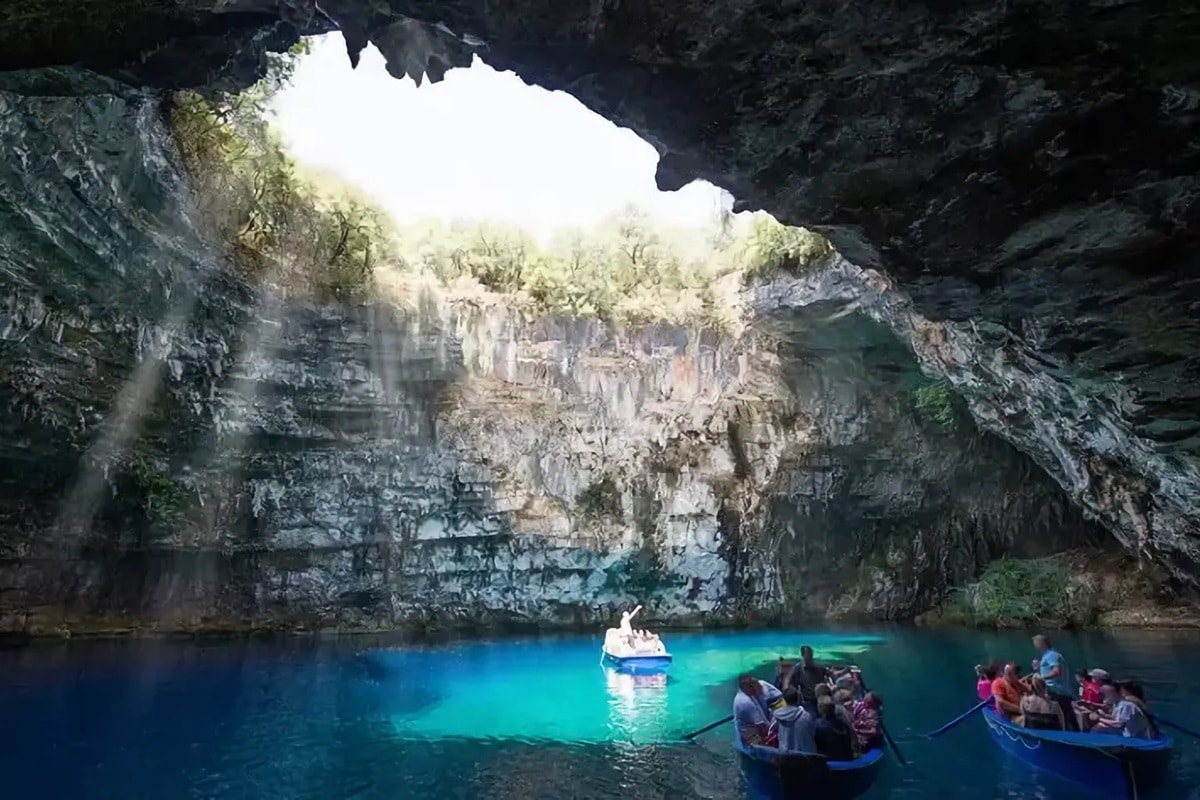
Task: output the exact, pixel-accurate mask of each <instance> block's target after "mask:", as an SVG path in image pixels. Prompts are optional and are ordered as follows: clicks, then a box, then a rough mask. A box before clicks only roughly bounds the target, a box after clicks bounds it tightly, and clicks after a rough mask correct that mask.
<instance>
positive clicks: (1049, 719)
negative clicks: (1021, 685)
mask: <svg viewBox="0 0 1200 800" xmlns="http://www.w3.org/2000/svg"><path fill="white" fill-rule="evenodd" d="M1019 707H1020V709H1021V714H1020V716H1019V717H1018V718H1017V724H1019V725H1024V726H1025V727H1026V728H1035V729H1038V730H1051V731H1061V730H1064V729H1065V728H1066V720H1065V719H1064V715H1063V710H1062V707H1061V706H1059V704H1058V703H1056V702H1054V701H1053V700H1051V699H1050V691H1049V690H1048V689H1047V688H1046V681H1045V680H1044V679H1043V678H1042V676H1041V675H1033V676H1031V677H1030V678H1029V691H1028V692H1026V693H1025V694H1023V695H1021V702H1020V704H1019Z"/></svg>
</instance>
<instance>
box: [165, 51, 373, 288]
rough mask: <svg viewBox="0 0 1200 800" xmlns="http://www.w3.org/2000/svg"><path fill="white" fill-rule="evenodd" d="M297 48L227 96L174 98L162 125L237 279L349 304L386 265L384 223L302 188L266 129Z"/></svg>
mask: <svg viewBox="0 0 1200 800" xmlns="http://www.w3.org/2000/svg"><path fill="white" fill-rule="evenodd" d="M306 49H307V45H306V44H305V43H303V42H302V43H301V44H300V45H298V46H297V47H296V48H294V49H293V50H292V51H291V52H289V53H286V54H282V55H278V56H273V57H272V59H271V61H270V68H269V70H268V73H267V76H266V77H265V78H264V79H263V80H262V81H260V82H259V83H258V84H256V85H255V86H253V87H251V89H249V90H247V91H246V92H243V93H242V94H240V95H237V96H235V97H229V98H221V99H217V100H210V99H207V98H204V97H202V96H201V95H199V94H196V93H193V92H181V93H179V94H178V95H176V97H175V99H174V105H173V107H172V110H171V115H170V124H171V129H172V132H173V134H174V138H175V142H176V144H177V146H178V149H179V154H180V157H181V159H182V162H183V165H184V167H185V169H186V170H187V172H188V175H189V177H190V178H191V184H192V188H193V194H194V197H195V200H196V205H197V207H198V211H199V214H198V215H197V218H198V219H199V220H200V221H201V222H202V223H203V224H204V225H205V227H207V229H208V233H209V234H210V235H211V236H212V237H213V238H214V239H215V240H216V241H218V242H220V243H222V244H224V245H225V246H226V247H227V248H228V250H229V254H230V255H231V256H232V257H233V259H234V260H235V261H236V263H238V264H239V265H240V266H241V267H242V269H243V270H244V271H245V273H246V275H247V277H249V278H251V279H253V280H256V281H259V282H263V283H271V284H274V285H276V286H279V287H280V288H282V289H285V290H286V291H288V292H290V293H296V294H299V295H301V296H305V297H311V298H314V299H318V300H338V301H347V300H353V299H356V298H359V297H361V296H363V295H364V294H365V293H366V292H367V291H368V290H369V289H370V287H371V279H372V274H373V272H374V269H375V267H376V265H377V264H378V263H380V262H381V261H382V260H385V259H387V258H389V257H392V255H391V250H392V247H393V239H392V235H391V232H390V231H389V230H388V225H387V223H386V217H385V215H384V214H383V213H382V212H380V211H379V210H377V209H376V208H374V207H372V206H371V205H370V204H369V203H367V202H364V201H363V200H361V199H360V198H356V197H353V196H350V195H348V194H332V195H330V194H324V193H322V192H321V191H320V190H319V189H318V188H317V187H316V186H315V185H313V184H312V183H311V182H310V181H307V180H305V179H304V178H303V177H302V176H301V175H300V174H299V171H298V169H297V166H296V164H295V163H294V162H293V161H292V159H291V158H290V157H289V156H288V155H287V153H286V151H285V150H284V148H283V146H282V144H281V142H280V140H279V138H278V137H277V136H276V135H275V134H274V132H273V131H272V130H271V129H270V127H269V120H268V114H267V108H268V106H269V103H270V101H271V99H272V97H273V96H274V95H275V93H276V92H278V91H279V89H280V88H281V87H282V86H283V85H284V84H286V82H287V81H288V80H289V79H290V77H291V74H292V71H293V70H294V68H295V61H296V59H297V58H298V57H299V56H300V55H302V54H303V53H304V52H306Z"/></svg>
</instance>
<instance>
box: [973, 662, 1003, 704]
mask: <svg viewBox="0 0 1200 800" xmlns="http://www.w3.org/2000/svg"><path fill="white" fill-rule="evenodd" d="M999 674H1000V669H999V668H998V667H997V666H996V665H995V664H989V665H987V666H986V667H985V666H983V665H982V664H976V665H975V678H976V681H975V693H976V694H977V695H979V699H980V700H990V699H991V697H992V681H994V680H996V677H997V676H998V675H999Z"/></svg>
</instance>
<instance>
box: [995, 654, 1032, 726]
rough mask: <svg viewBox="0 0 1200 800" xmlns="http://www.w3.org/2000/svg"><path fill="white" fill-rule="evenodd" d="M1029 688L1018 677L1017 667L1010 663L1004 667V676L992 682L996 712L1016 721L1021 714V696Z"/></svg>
mask: <svg viewBox="0 0 1200 800" xmlns="http://www.w3.org/2000/svg"><path fill="white" fill-rule="evenodd" d="M1027 689H1028V687H1027V686H1026V685H1025V683H1024V682H1023V681H1022V680H1021V678H1020V677H1019V676H1018V675H1017V665H1016V664H1014V663H1013V662H1011V661H1010V662H1008V663H1007V664H1005V665H1004V674H1003V675H1000V676H999V677H997V678H995V679H994V680H993V681H992V700H993V701H994V703H995V706H996V710H997V711H999V712H1000V713H1001V714H1003V715H1004V716H1006V717H1008V718H1009V719H1016V718H1017V717H1018V716H1020V714H1021V695H1023V694H1025V692H1026V691H1027Z"/></svg>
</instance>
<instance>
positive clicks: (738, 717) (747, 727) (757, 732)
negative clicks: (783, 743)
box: [733, 672, 783, 745]
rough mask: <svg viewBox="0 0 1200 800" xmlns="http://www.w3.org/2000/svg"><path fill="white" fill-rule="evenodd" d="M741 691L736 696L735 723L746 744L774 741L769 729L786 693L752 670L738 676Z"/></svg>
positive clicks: (734, 697)
mask: <svg viewBox="0 0 1200 800" xmlns="http://www.w3.org/2000/svg"><path fill="white" fill-rule="evenodd" d="M737 680H738V692H737V694H735V695H734V696H733V724H734V725H736V726H737V730H738V735H739V736H741V737H742V742H744V743H745V744H747V745H754V744H761V745H766V744H772V745H773V744H774V742H773V741H771V740H772V739H774V736H769V734H771V730H770V719H771V713H772V710H773V708H774V707H776V706H780V705H781V704H782V702H783V693H782V692H780V691H779V690H778V689H776V688H775V687H774V686H772V685H771V684H769V683H767V682H766V681H760V680H759V679H758V678H756V677H754V676H753V675H751V674H750V673H748V672H747V673H743V674H741V675H739V676H738V679H737Z"/></svg>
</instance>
